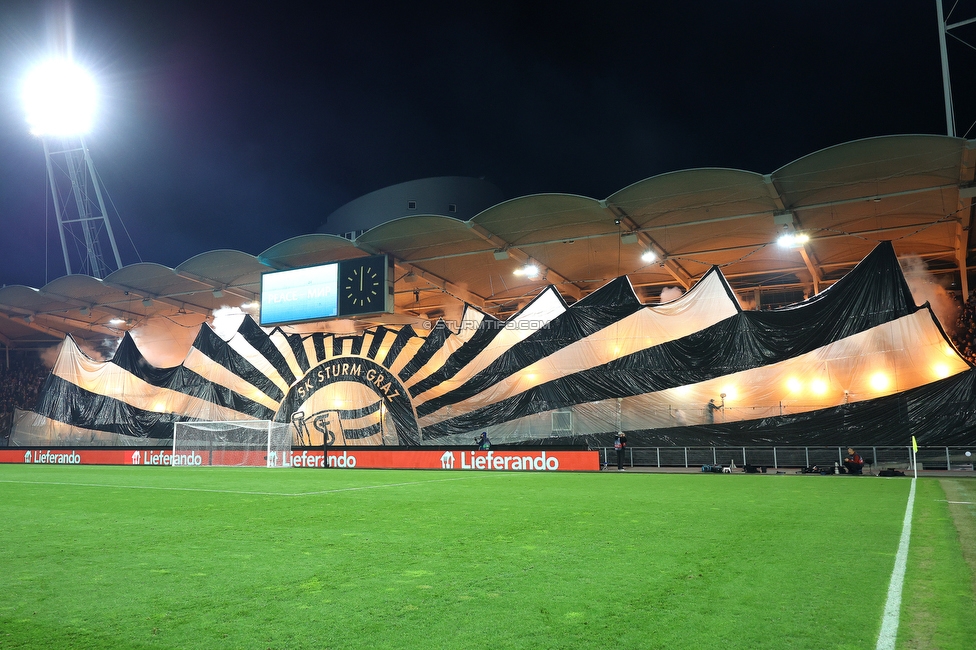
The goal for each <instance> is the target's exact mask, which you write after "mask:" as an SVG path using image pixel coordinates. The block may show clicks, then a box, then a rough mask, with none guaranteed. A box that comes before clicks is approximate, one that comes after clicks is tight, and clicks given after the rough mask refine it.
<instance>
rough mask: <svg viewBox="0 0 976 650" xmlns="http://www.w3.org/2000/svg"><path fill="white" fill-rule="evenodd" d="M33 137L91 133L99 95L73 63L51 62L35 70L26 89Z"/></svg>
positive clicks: (66, 61)
mask: <svg viewBox="0 0 976 650" xmlns="http://www.w3.org/2000/svg"><path fill="white" fill-rule="evenodd" d="M22 96H23V101H24V108H25V109H26V111H27V124H29V125H30V130H31V133H32V134H34V135H36V136H39V137H48V136H53V137H66V136H79V135H84V134H86V133H88V132H89V131H90V130H91V127H92V123H93V121H94V119H95V108H96V105H97V103H98V102H97V98H98V93H97V92H96V88H95V81H94V79H93V78H92V76H91V75H90V74H89V73H88V71H87V70H85V69H84V68H82V67H81V66H80V65H78V64H77V63H75V62H74V61H71V60H70V59H49V60H47V61H44V62H43V63H40V64H38V65H37V66H36V67H35V68H34V69H32V70H31V71H30V72H29V73H28V75H27V77H26V79H25V80H24V86H23V95H22Z"/></svg>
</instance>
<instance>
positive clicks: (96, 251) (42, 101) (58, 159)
mask: <svg viewBox="0 0 976 650" xmlns="http://www.w3.org/2000/svg"><path fill="white" fill-rule="evenodd" d="M24 103H25V105H26V108H27V121H28V123H29V124H30V126H31V133H33V134H34V135H36V136H38V137H40V138H41V142H42V143H43V145H44V159H45V163H46V165H47V176H48V182H49V184H50V188H51V197H52V199H53V201H54V212H55V217H56V218H57V221H58V235H59V236H60V239H61V251H62V253H63V255H64V266H65V271H66V272H67V273H68V274H72V273H81V274H85V275H91V276H94V277H96V278H99V279H101V278H104V277H105V276H107V275H108V274H109V273H111V272H112V271H114V270H117V269H120V268H122V258H121V257H120V255H119V249H118V245H117V244H116V242H115V234H114V233H113V231H112V224H111V222H110V221H109V218H108V211H107V210H106V209H105V200H104V198H103V193H102V186H101V182H100V181H99V178H98V175H97V174H96V173H95V165H94V163H93V162H92V157H91V153H90V152H89V150H88V146H87V144H86V143H85V139H84V134H85V133H86V132H87V131H88V130H89V129H90V126H91V118H92V116H93V115H94V105H95V89H94V83H93V82H92V81H91V78H90V77H88V75H87V73H85V72H84V71H83V70H82V69H81V68H80V67H78V66H77V65H76V64H74V63H73V62H72V61H70V60H53V61H49V62H46V63H44V64H41V65H39V66H38V67H37V68H36V69H35V70H34V71H33V72H32V73H31V74H30V75H29V76H28V79H27V82H26V83H25V86H24ZM106 248H111V252H112V257H111V258H107V257H106V255H105V254H104V253H103V251H104V250H105V249H106ZM113 264H114V265H113Z"/></svg>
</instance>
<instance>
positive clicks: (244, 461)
mask: <svg viewBox="0 0 976 650" xmlns="http://www.w3.org/2000/svg"><path fill="white" fill-rule="evenodd" d="M291 435H292V434H291V425H290V424H288V423H287V422H272V421H270V420H235V421H231V422H176V423H175V424H174V426H173V460H172V464H173V465H174V466H178V465H190V466H192V465H225V466H232V467H288V466H289V465H288V459H289V458H290V456H291Z"/></svg>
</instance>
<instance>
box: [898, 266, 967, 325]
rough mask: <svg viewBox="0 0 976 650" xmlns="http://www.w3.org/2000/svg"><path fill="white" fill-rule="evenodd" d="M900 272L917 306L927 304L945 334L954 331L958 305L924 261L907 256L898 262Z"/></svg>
mask: <svg viewBox="0 0 976 650" xmlns="http://www.w3.org/2000/svg"><path fill="white" fill-rule="evenodd" d="M898 261H899V263H901V270H902V272H903V273H904V274H905V280H906V281H907V282H908V287H909V288H910V289H911V290H912V297H913V298H914V299H915V303H916V304H918V305H921V304H924V303H926V302H927V303H929V305H931V306H932V311H933V312H935V317H936V318H938V319H939V322H940V323H942V327H943V329H945V330H946V332H947V333H952V331H953V330H954V329H955V324H956V318H958V316H959V304H958V303H957V302H956V300H955V298H953V297H952V294H950V293H949V292H948V291H947V290H946V288H945V287H943V286H942V285H941V284H940V283H939V282H938V280H936V278H935V277H934V276H933V275H932V273H930V272H929V268H928V266H927V265H926V264H925V260H923V259H922V258H920V257H918V256H916V255H909V256H906V257H902V258H900V259H899V260H898Z"/></svg>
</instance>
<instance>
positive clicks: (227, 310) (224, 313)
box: [211, 307, 247, 341]
mask: <svg viewBox="0 0 976 650" xmlns="http://www.w3.org/2000/svg"><path fill="white" fill-rule="evenodd" d="M246 315H247V314H245V313H244V312H243V311H242V310H241V308H240V307H221V308H220V309H215V310H214V311H213V322H212V323H211V327H213V331H214V332H216V333H217V336H219V337H220V338H222V339H223V340H225V341H229V340H231V339H232V338H234V335H235V334H237V330H238V329H239V328H240V326H241V323H243V322H244V317H245V316H246Z"/></svg>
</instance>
